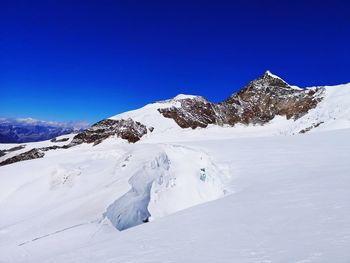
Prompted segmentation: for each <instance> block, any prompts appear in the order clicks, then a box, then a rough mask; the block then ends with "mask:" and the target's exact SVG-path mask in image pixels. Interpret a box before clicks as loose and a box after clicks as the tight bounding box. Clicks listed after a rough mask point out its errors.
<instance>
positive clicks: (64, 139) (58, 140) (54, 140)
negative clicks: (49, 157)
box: [50, 137, 69, 142]
mask: <svg viewBox="0 0 350 263" xmlns="http://www.w3.org/2000/svg"><path fill="white" fill-rule="evenodd" d="M68 140H69V138H62V139H57V138H56V137H55V138H52V139H51V140H50V142H66V141H68Z"/></svg>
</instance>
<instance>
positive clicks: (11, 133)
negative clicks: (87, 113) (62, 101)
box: [0, 118, 88, 143]
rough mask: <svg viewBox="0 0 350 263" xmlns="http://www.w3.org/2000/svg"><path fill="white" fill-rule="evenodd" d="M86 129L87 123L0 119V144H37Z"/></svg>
mask: <svg viewBox="0 0 350 263" xmlns="http://www.w3.org/2000/svg"><path fill="white" fill-rule="evenodd" d="M87 127H88V124H87V123H83V122H81V123H78V122H52V121H42V120H36V119H32V118H18V119H11V118H0V143H24V142H37V141H45V140H49V139H52V138H54V137H57V136H60V135H63V134H69V133H74V132H75V133H77V132H80V131H83V130H84V129H86V128H87Z"/></svg>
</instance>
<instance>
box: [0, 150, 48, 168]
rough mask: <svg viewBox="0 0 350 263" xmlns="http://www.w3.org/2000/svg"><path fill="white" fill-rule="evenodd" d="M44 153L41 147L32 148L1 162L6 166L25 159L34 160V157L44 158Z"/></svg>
mask: <svg viewBox="0 0 350 263" xmlns="http://www.w3.org/2000/svg"><path fill="white" fill-rule="evenodd" d="M44 155H45V154H44V153H43V152H42V151H41V150H40V149H36V148H34V149H31V150H30V151H27V152H24V153H21V154H18V155H16V156H14V157H11V158H8V159H6V160H5V161H2V162H1V163H0V166H4V165H7V164H11V163H16V162H20V161H25V160H32V159H37V158H42V157H44Z"/></svg>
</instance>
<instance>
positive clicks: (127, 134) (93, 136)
mask: <svg viewBox="0 0 350 263" xmlns="http://www.w3.org/2000/svg"><path fill="white" fill-rule="evenodd" d="M146 133H147V127H146V126H145V125H143V124H142V123H140V122H137V121H134V120H132V119H130V118H129V119H127V120H123V119H122V120H112V119H105V120H102V121H100V122H97V123H96V124H94V125H92V126H91V127H90V128H89V129H87V130H85V131H84V132H82V133H79V134H78V135H76V136H75V137H74V138H73V140H72V142H71V143H70V145H76V144H81V143H94V145H96V144H99V143H101V142H102V141H103V140H105V139H107V138H109V137H111V136H117V137H120V138H122V139H124V140H127V141H128V142H131V143H135V142H137V141H138V140H140V138H141V137H142V136H143V135H145V134H146Z"/></svg>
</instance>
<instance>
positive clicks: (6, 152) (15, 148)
mask: <svg viewBox="0 0 350 263" xmlns="http://www.w3.org/2000/svg"><path fill="white" fill-rule="evenodd" d="M25 147H26V145H25V144H23V145H19V146H15V147H12V148H10V149H5V150H0V157H2V156H5V155H6V154H8V153H10V152H15V151H19V150H22V149H24V148H25Z"/></svg>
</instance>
